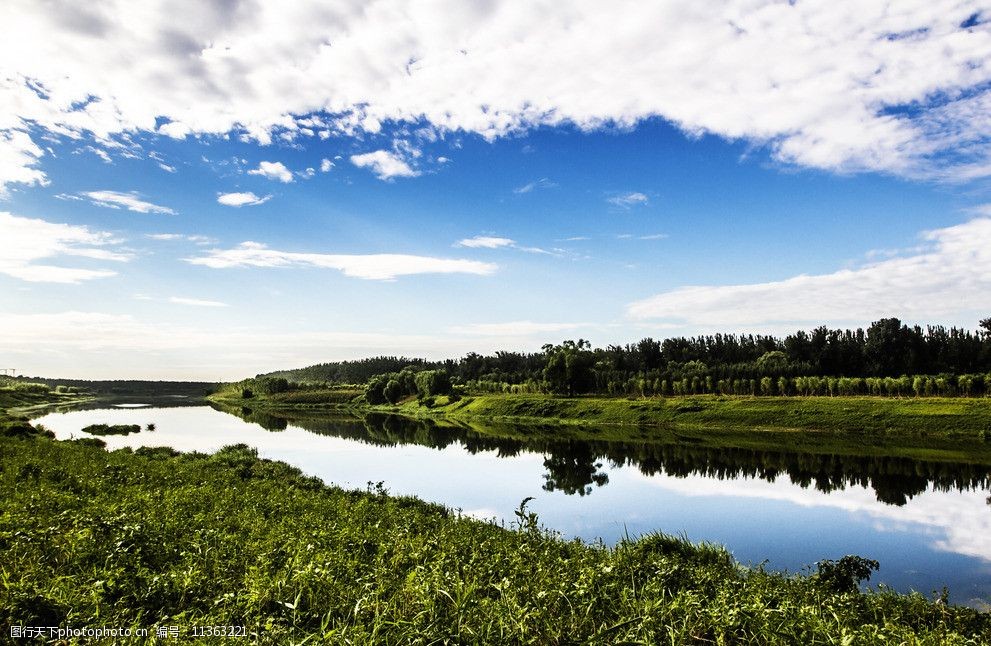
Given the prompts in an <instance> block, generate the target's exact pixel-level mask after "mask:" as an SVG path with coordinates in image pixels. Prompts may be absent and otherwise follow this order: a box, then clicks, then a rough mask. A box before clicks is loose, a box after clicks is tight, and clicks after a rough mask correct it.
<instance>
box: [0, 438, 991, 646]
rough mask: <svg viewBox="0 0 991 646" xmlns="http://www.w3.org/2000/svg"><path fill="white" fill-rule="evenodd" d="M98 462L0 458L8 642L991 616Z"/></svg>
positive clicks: (371, 500)
mask: <svg viewBox="0 0 991 646" xmlns="http://www.w3.org/2000/svg"><path fill="white" fill-rule="evenodd" d="M100 444H101V443H100V442H99V441H98V440H93V439H89V440H86V441H76V442H56V441H53V440H51V439H47V438H45V437H42V436H38V437H34V438H31V437H27V438H26V437H16V438H15V437H3V438H0V512H2V513H0V624H2V626H0V629H2V630H3V632H2V633H0V634H3V635H9V634H10V633H9V626H10V625H52V626H57V625H63V626H64V625H73V626H77V627H81V626H87V625H119V626H153V625H156V624H163V625H181V626H191V625H244V626H246V627H247V630H248V632H249V634H250V636H251V640H252V641H254V642H256V643H263V644H289V643H353V644H364V643H396V644H400V643H401V644H406V643H422V644H428V643H429V644H436V643H485V644H503V643H507V644H580V643H643V644H660V643H664V644H768V643H771V644H840V643H845V644H852V643H856V644H890V643H907V644H977V643H988V635H989V634H991V618H989V616H988V615H987V614H986V613H980V612H977V611H975V610H971V609H967V608H957V607H952V606H947V605H945V604H944V603H941V602H939V600H929V599H926V598H924V597H922V596H920V595H917V594H915V595H898V594H895V593H893V592H891V591H881V592H871V593H861V592H859V591H856V589H855V586H854V584H855V583H856V580H855V579H856V578H857V577H858V576H860V574H862V573H858V571H857V569H856V567H854V568H853V569H850V568H849V567H847V566H848V565H849V564H846V565H844V564H832V565H831V566H830V567H827V568H826V569H824V570H823V573H821V574H809V575H805V576H784V575H781V574H777V573H773V572H766V571H764V570H762V569H746V568H743V567H741V566H740V565H738V564H737V563H735V562H734V561H733V559H732V557H731V556H730V555H729V554H728V553H727V552H726V551H725V550H724V549H722V548H720V547H716V546H711V545H701V546H695V545H691V544H689V543H687V542H685V541H683V540H680V539H677V538H672V537H669V536H665V535H660V534H657V535H651V536H646V537H642V538H639V539H629V540H625V541H623V542H621V543H620V544H619V545H617V546H616V547H614V548H609V547H606V546H603V545H596V544H593V545H589V544H584V543H582V542H579V541H565V540H562V539H560V538H559V537H557V536H554V535H552V534H549V533H547V532H545V531H543V530H542V529H541V527H540V525H539V519H538V518H537V517H536V515H535V514H533V513H532V512H530V511H529V510H528V509H527V507H526V504H525V503H524V504H522V505H521V507H520V509H519V510H518V514H517V519H516V521H515V522H514V523H512V525H511V526H509V527H501V526H496V525H494V524H490V523H484V522H480V521H477V520H472V519H469V518H463V517H460V516H459V515H458V514H457V513H454V512H451V511H449V510H446V509H444V508H441V507H438V506H435V505H429V504H426V503H423V502H421V501H418V500H416V499H411V498H405V497H393V496H390V495H388V494H387V492H385V491H384V490H383V489H382V488H381V486H378V487H375V486H372V485H371V484H370V486H369V490H368V491H344V490H340V489H337V488H333V487H326V486H324V485H323V484H322V483H321V482H320V481H318V480H316V479H314V478H310V477H306V476H305V475H303V474H302V473H301V472H300V471H299V470H298V469H296V468H294V467H291V466H288V465H286V464H283V463H278V462H270V461H267V460H261V459H258V457H257V454H256V452H255V451H254V450H252V449H250V448H248V447H246V446H243V445H238V446H232V447H227V448H225V449H223V450H221V451H219V452H218V453H216V454H214V455H203V454H195V453H194V454H177V453H176V452H175V451H172V450H171V449H139V450H137V451H134V452H131V451H130V450H120V451H115V452H106V451H105V450H104V449H103V448H101V446H100ZM854 565H855V566H856V565H857V563H856V562H855V563H854ZM860 565H861V566H862V564H860ZM844 568H846V569H844ZM149 641H151V642H154V638H152V639H151V640H149ZM163 641H167V640H163ZM142 643H148V642H147V641H145V640H143V641H142ZM168 643H172V642H168Z"/></svg>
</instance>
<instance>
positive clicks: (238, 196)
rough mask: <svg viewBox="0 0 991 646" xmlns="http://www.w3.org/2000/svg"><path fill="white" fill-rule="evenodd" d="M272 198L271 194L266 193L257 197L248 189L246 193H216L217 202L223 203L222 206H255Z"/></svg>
mask: <svg viewBox="0 0 991 646" xmlns="http://www.w3.org/2000/svg"><path fill="white" fill-rule="evenodd" d="M270 199H272V196H271V195H266V196H265V197H259V196H257V195H255V194H254V193H252V192H251V191H248V192H246V193H220V194H219V195H217V202H219V203H220V204H223V205H224V206H235V207H240V206H257V205H258V204H264V203H265V202H268V201H269V200H270Z"/></svg>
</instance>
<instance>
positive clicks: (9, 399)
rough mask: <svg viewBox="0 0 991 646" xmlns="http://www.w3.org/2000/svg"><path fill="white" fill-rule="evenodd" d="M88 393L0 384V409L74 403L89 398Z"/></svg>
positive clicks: (22, 408)
mask: <svg viewBox="0 0 991 646" xmlns="http://www.w3.org/2000/svg"><path fill="white" fill-rule="evenodd" d="M91 398H92V396H91V395H88V394H85V393H84V394H79V393H73V394H68V393H56V392H54V391H48V392H43V391H40V390H39V391H35V390H24V389H21V388H16V387H11V386H4V385H0V410H2V409H7V410H10V409H18V410H24V409H30V408H35V407H41V406H50V405H53V404H59V403H76V402H83V401H86V400H88V399H91Z"/></svg>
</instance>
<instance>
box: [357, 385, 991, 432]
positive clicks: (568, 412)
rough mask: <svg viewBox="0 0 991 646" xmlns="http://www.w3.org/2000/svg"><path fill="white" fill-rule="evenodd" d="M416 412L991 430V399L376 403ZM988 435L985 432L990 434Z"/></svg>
mask: <svg viewBox="0 0 991 646" xmlns="http://www.w3.org/2000/svg"><path fill="white" fill-rule="evenodd" d="M376 408H377V409H379V410H390V411H395V412H399V413H403V414H407V415H411V416H430V417H450V418H454V419H466V420H468V419H485V420H492V421H515V422H539V423H548V422H553V423H555V424H562V425H598V426H602V425H607V426H608V425H619V426H658V427H665V428H670V429H680V430H731V429H735V430H741V429H746V430H747V431H749V432H754V433H760V432H766V431H775V432H789V431H792V432H799V431H804V432H817V433H834V434H836V433H838V434H860V435H883V434H906V435H916V436H920V437H926V436H929V437H943V438H951V439H952V438H956V439H963V438H971V439H973V438H975V437H981V438H982V439H983V438H984V437H985V435H991V398H985V399H968V398H952V399H951V398H925V399H894V398H881V397H726V396H716V395H699V396H692V397H665V398H654V399H625V398H606V397H575V398H566V397H554V396H550V395H477V396H468V397H464V398H462V399H460V400H458V401H454V402H449V401H448V400H446V399H444V398H438V401H437V402H435V405H434V406H431V407H426V406H423V405H421V404H420V403H418V402H417V401H416V400H415V399H410V400H408V401H406V402H404V403H402V404H400V405H398V406H395V407H388V406H383V407H376ZM982 434H985V435H982Z"/></svg>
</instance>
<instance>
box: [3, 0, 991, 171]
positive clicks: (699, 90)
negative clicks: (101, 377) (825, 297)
mask: <svg viewBox="0 0 991 646" xmlns="http://www.w3.org/2000/svg"><path fill="white" fill-rule="evenodd" d="M982 9H986V7H984V5H982V3H981V2H979V0H931V1H928V2H911V3H898V4H897V5H889V4H886V3H870V4H867V5H865V4H864V3H862V2H857V1H855V0H838V1H836V2H828V3H827V2H819V3H813V2H796V3H784V2H776V1H773V0H729V1H727V2H724V3H721V4H720V5H718V6H715V7H713V6H710V5H702V4H698V3H669V2H665V3H644V2H637V1H636V0H625V1H617V2H612V3H601V2H595V1H594V0H577V1H576V2H573V3H568V6H567V7H565V8H562V7H561V6H560V5H559V4H555V3H551V4H547V3H527V4H525V5H520V4H519V3H517V2H512V1H511V0H494V1H493V2H486V3H462V2H456V1H454V0H450V1H448V2H443V1H441V2H438V3H435V4H431V5H424V6H422V7H418V8H417V10H416V11H413V10H411V9H410V8H409V6H408V5H407V4H406V3H404V2H401V1H400V0H380V1H379V2H375V3H373V4H371V5H366V4H364V3H358V2H351V3H339V4H335V5H334V6H333V7H330V8H328V7H326V6H324V5H323V4H322V3H317V2H315V1H314V2H300V3H297V4H294V5H293V6H292V7H290V8H286V7H284V6H282V5H281V4H264V3H263V4H261V5H258V6H252V7H251V8H250V9H249V7H248V5H228V4H224V3H220V4H214V3H199V4H192V5H185V6H184V7H183V12H184V14H185V15H186V17H187V18H188V19H186V20H183V21H182V23H181V24H179V23H177V22H176V21H175V9H174V7H173V6H172V5H171V4H170V3H169V2H167V0H158V1H154V0H149V1H148V2H141V3H133V2H125V1H124V0H108V1H107V2H106V3H104V4H100V5H95V4H92V3H82V4H79V3H76V4H71V5H70V4H61V5H59V6H58V7H57V9H55V8H53V7H51V6H50V5H48V4H45V3H38V2H32V1H31V0H11V1H9V2H7V3H5V4H4V6H3V8H2V9H0V12H2V13H0V19H2V20H3V24H4V25H5V26H6V28H7V29H6V33H7V37H6V38H4V39H3V42H0V60H2V61H4V67H5V69H6V70H7V71H6V72H5V73H4V74H3V75H2V80H0V132H2V133H3V136H2V138H0V147H7V148H8V150H7V151H5V152H4V153H0V158H2V159H5V160H7V161H9V160H13V162H14V163H13V164H12V166H11V165H10V164H6V163H0V168H2V170H3V172H4V175H3V176H2V177H0V183H4V184H6V183H11V182H24V183H37V182H38V181H40V179H39V178H40V177H41V175H39V174H40V173H41V171H40V170H39V169H38V168H37V162H38V158H39V157H40V156H41V155H40V154H34V152H36V151H33V150H28V149H26V148H25V147H24V146H23V145H21V144H19V143H17V142H12V138H15V137H16V138H20V137H21V135H16V134H15V133H21V134H22V135H23V133H25V132H26V131H27V128H28V125H27V124H32V127H37V128H38V129H39V130H47V131H48V132H51V133H55V134H59V135H63V136H71V137H74V136H80V135H82V134H84V133H91V134H92V136H93V137H94V138H95V139H96V140H98V141H106V140H110V139H112V138H114V137H117V136H119V135H120V134H121V133H125V132H138V131H156V132H158V133H159V134H163V135H167V136H173V137H185V136H190V135H195V134H200V133H211V134H226V133H232V132H233V133H236V134H238V135H240V134H244V135H245V136H247V137H248V138H251V139H253V140H256V141H259V142H261V143H263V144H267V143H270V142H271V141H272V140H273V139H274V138H275V137H278V136H280V135H281V134H284V133H291V134H292V135H298V136H308V135H307V132H315V133H317V135H318V136H321V137H326V136H330V134H329V133H330V131H333V132H334V133H345V134H347V133H360V132H367V133H375V132H378V131H379V130H380V129H381V128H382V124H383V123H385V122H389V121H392V122H397V123H402V122H406V123H422V122H426V123H428V124H430V125H431V126H433V127H435V128H437V129H440V130H442V131H463V132H469V133H477V134H480V135H482V136H484V137H488V138H492V137H498V136H502V135H505V134H508V133H513V132H518V131H520V130H524V129H528V128H533V127H537V126H541V125H552V126H553V125H560V124H567V123H571V124H575V125H576V126H577V127H579V128H582V129H594V128H599V127H602V126H619V127H623V126H628V125H632V124H635V123H637V122H638V121H641V120H643V119H647V118H651V117H660V118H663V119H665V120H667V121H668V122H670V123H673V124H675V125H677V126H678V127H679V128H681V129H682V130H684V131H685V132H686V133H689V134H691V135H693V136H694V135H701V134H704V133H714V134H716V135H719V136H722V137H725V138H728V139H746V140H749V141H751V142H756V143H757V144H762V145H766V146H767V147H768V148H769V149H770V151H771V152H772V154H773V155H774V156H775V157H777V158H778V159H780V160H782V161H785V162H789V163H795V164H800V165H803V166H811V167H816V168H826V169H831V170H861V169H869V170H881V171H887V172H893V173H899V174H904V175H910V176H916V175H926V176H950V177H954V176H955V177H959V178H965V177H981V176H987V175H988V174H989V173H991V158H989V151H988V147H989V146H988V142H989V137H991V123H989V121H991V117H989V116H988V115H989V111H988V110H987V109H986V106H987V103H988V102H989V100H991V91H989V89H988V86H987V84H988V81H989V80H991V63H989V61H991V30H989V28H988V26H987V24H986V23H985V24H983V25H978V26H973V27H970V28H963V27H962V26H961V24H962V23H963V22H964V21H965V20H966V19H967V18H968V16H970V15H972V14H975V13H978V12H980V11H981V10H982ZM162 70H168V71H169V72H168V74H167V75H163V73H162ZM304 121H305V122H306V123H305V125H304V124H303V122H304ZM325 133H326V134H325ZM11 150H13V152H11ZM26 150H27V151H28V152H26V153H25V151H26Z"/></svg>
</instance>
